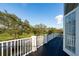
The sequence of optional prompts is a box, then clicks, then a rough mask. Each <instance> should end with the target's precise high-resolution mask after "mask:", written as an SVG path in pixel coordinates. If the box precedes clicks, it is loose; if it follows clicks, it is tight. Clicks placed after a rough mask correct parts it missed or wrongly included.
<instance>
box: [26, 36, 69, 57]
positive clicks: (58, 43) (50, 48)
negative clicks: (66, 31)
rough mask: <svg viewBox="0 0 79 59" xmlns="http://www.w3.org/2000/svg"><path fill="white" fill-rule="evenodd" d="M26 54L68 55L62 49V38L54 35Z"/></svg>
mask: <svg viewBox="0 0 79 59" xmlns="http://www.w3.org/2000/svg"><path fill="white" fill-rule="evenodd" d="M27 56H68V54H66V53H65V52H64V51H63V38H62V37H56V38H54V39H52V40H51V41H49V42H48V43H47V44H45V45H43V46H41V47H39V48H38V49H37V51H35V52H32V53H30V54H28V55H27Z"/></svg>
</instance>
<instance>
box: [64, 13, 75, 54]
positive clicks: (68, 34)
mask: <svg viewBox="0 0 79 59" xmlns="http://www.w3.org/2000/svg"><path fill="white" fill-rule="evenodd" d="M75 21H76V20H75V12H73V13H71V14H69V15H68V16H66V17H65V47H66V48H67V49H68V50H70V51H72V52H74V53H75Z"/></svg>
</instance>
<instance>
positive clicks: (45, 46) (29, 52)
mask: <svg viewBox="0 0 79 59" xmlns="http://www.w3.org/2000/svg"><path fill="white" fill-rule="evenodd" d="M0 56H68V55H67V54H66V53H65V52H64V51H63V38H62V37H61V36H59V34H58V33H54V34H50V35H44V36H32V37H31V38H22V39H15V40H9V41H2V42H0Z"/></svg>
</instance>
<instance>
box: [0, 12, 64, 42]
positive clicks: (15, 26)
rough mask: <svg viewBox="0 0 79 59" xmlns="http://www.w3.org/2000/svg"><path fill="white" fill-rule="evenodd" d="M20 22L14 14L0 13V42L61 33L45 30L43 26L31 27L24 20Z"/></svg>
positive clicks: (52, 29) (49, 29)
mask: <svg viewBox="0 0 79 59" xmlns="http://www.w3.org/2000/svg"><path fill="white" fill-rule="evenodd" d="M22 20H23V19H20V18H19V17H17V16H16V15H15V14H10V13H8V12H7V11H6V10H5V12H2V11H0V24H2V25H4V26H2V27H0V40H2V39H4V40H5V39H15V38H24V37H30V36H32V35H43V34H47V33H48V34H51V33H55V32H60V33H62V32H63V31H62V29H60V30H57V29H56V28H52V27H51V28H47V26H46V25H45V24H36V25H35V26H32V25H30V23H29V21H28V20H27V19H25V21H22Z"/></svg>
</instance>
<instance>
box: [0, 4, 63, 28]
mask: <svg viewBox="0 0 79 59" xmlns="http://www.w3.org/2000/svg"><path fill="white" fill-rule="evenodd" d="M4 9H5V10H7V11H8V12H9V13H13V14H16V15H17V16H18V17H19V18H21V19H23V20H25V19H27V20H28V21H29V22H30V24H31V25H35V24H40V23H42V24H45V25H47V26H48V27H56V28H62V27H63V22H62V21H63V20H62V17H63V4H62V3H7V4H6V3H4V4H3V3H2V4H1V3H0V11H4Z"/></svg>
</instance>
